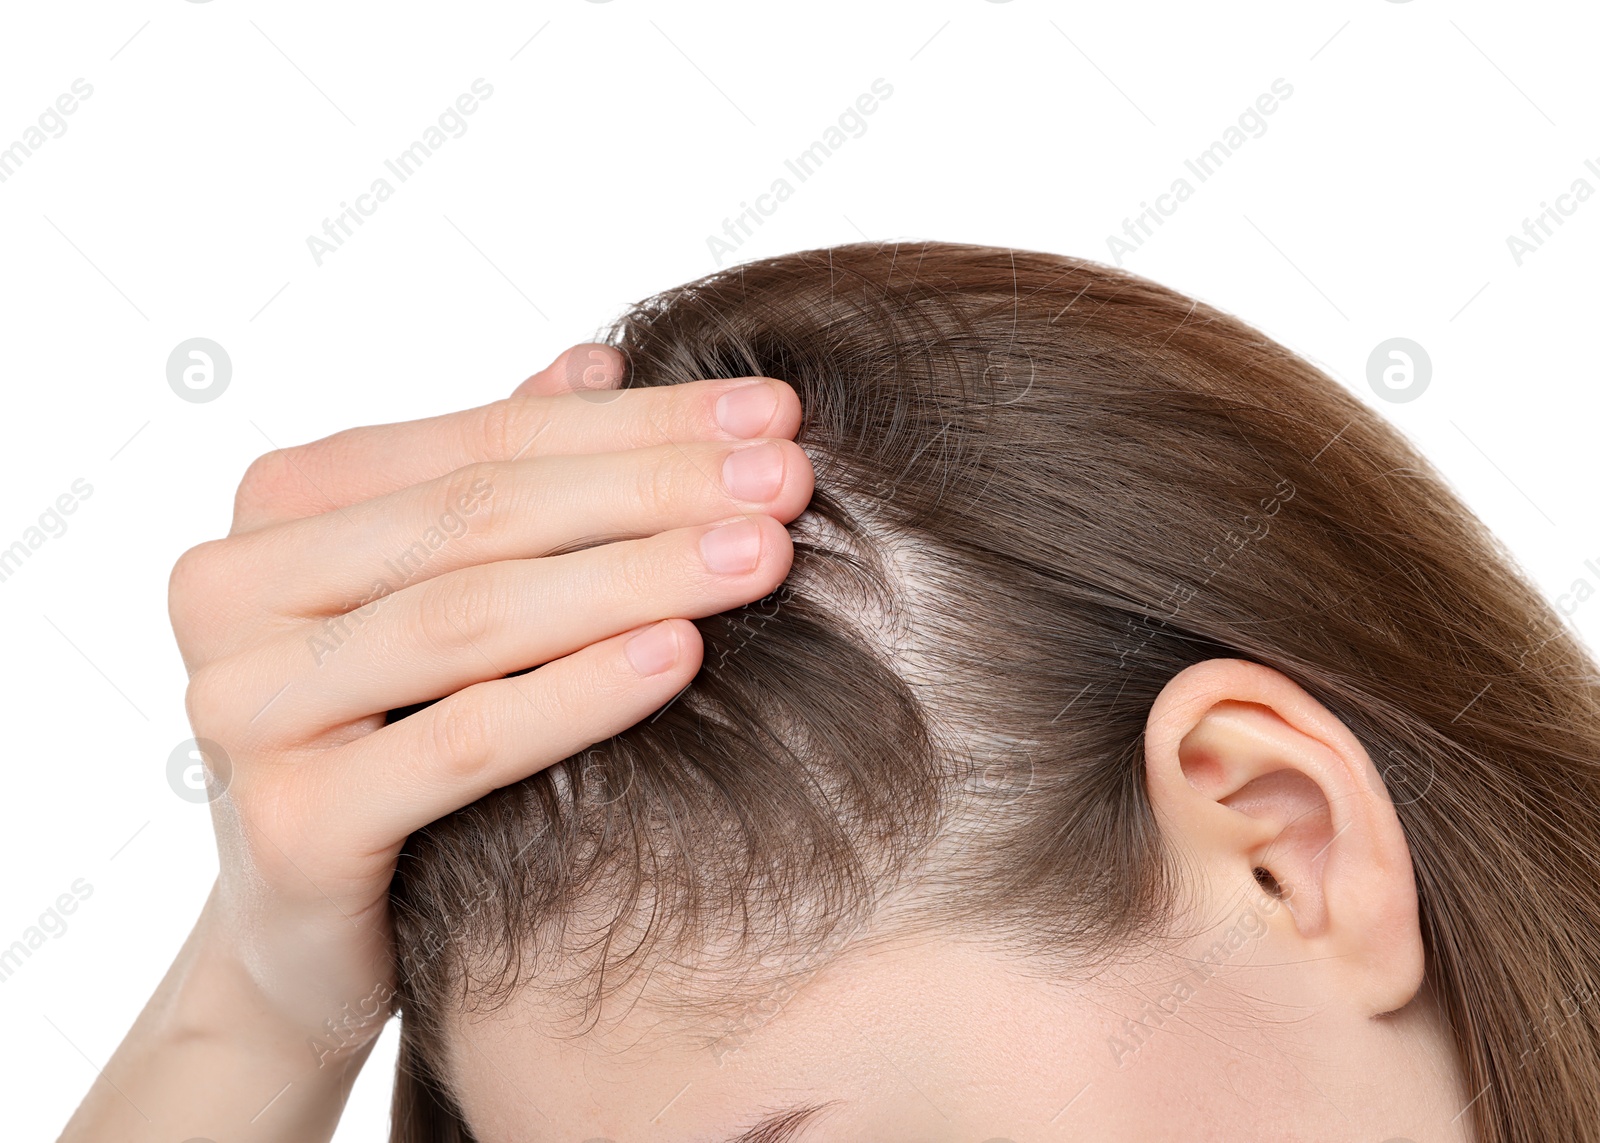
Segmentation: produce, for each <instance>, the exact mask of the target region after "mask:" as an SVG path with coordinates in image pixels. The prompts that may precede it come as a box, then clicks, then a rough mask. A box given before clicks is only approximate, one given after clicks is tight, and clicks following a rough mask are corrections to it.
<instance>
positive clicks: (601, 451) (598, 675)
mask: <svg viewBox="0 0 1600 1143" xmlns="http://www.w3.org/2000/svg"><path fill="white" fill-rule="evenodd" d="M620 372H621V362H620V356H619V355H618V354H617V353H616V352H615V351H614V350H609V349H604V348H602V347H594V346H580V347H576V348H575V349H573V350H569V351H568V352H567V353H565V354H563V355H562V356H561V357H560V358H558V359H557V361H556V362H555V363H554V364H553V365H552V366H551V367H550V368H549V369H547V370H545V371H543V372H542V373H540V374H536V375H535V376H534V377H532V378H529V379H528V381H526V382H524V383H523V385H522V386H521V387H519V389H518V390H517V392H516V394H514V395H513V397H512V398H510V399H509V400H505V401H499V402H495V403H494V404H490V405H486V406H483V407H481V408H477V409H470V410H467V411H466V412H461V413H455V414H451V415H448V416H442V417H435V418H431V419H428V420H422V421H414V422H410V423H404V424H391V425H378V426H372V427H367V428H359V429H353V430H349V431H346V432H342V433H338V434H335V435H334V436H331V437H328V438H325V439H323V440H320V441H317V442H314V443H312V444H308V445H302V446H299V447H297V448H291V449H287V450H283V451H279V452H273V453H269V454H267V455H266V456H263V457H261V458H260V459H259V460H257V461H256V462H255V463H254V464H252V465H251V466H250V469H249V470H248V471H247V472H246V474H245V476H244V479H243V482H242V483H241V484H240V486H239V490H238V494H237V498H236V501H235V510H234V520H233V527H232V529H231V531H230V533H229V535H228V536H227V538H225V539H221V540H216V541H211V542H208V543H204V544H201V545H199V546H198V547H196V548H193V549H191V550H190V551H188V552H185V553H184V554H183V556H182V557H181V558H180V559H179V560H178V563H177V565H176V567H175V568H174V569H173V573H172V578H171V585H170V610H171V616H172V623H173V628H174V631H175V632H176V635H177V640H178V645H179V648H180V650H181V652H182V655H183V660H184V663H185V664H186V665H187V667H188V669H189V672H190V682H189V690H188V696H187V705H188V713H189V719H190V722H191V724H192V726H193V729H194V733H195V736H196V738H197V739H199V740H201V741H202V747H204V748H206V749H207V753H208V761H209V762H210V767H209V769H210V771H211V773H210V775H209V778H208V784H209V788H210V789H211V790H212V792H213V801H212V811H213V818H214V823H215V827H216V832H217V840H218V850H219V858H220V873H219V876H218V879H217V883H216V887H215V889H214V891H213V893H212V895H211V898H210V900H209V901H208V902H207V904H206V907H205V910H204V913H203V915H202V917H201V920H200V923H199V925H198V926H197V928H196V932H195V934H194V935H193V936H192V937H191V939H190V945H189V946H186V949H185V955H186V956H189V957H191V958H192V964H191V967H190V969H189V970H188V975H189V976H190V977H193V978H194V979H195V980H203V981H209V982H211V983H210V984H208V985H206V986H205V987H201V986H199V985H197V984H181V983H180V984H178V985H173V986H172V987H174V988H176V989H178V993H177V1000H176V1001H175V1002H172V1003H169V1004H168V1005H167V1007H168V1008H170V1009H176V1010H180V1011H184V1012H187V1013H189V1015H187V1016H185V1017H183V1019H185V1020H188V1021H192V1022H194V1023H196V1024H199V1025H203V1026H206V1027H207V1028H209V1023H208V1022H213V1021H219V1020H221V1019H223V1017H219V1016H216V1015H212V1014H209V1011H208V1010H209V1008H210V1007H214V1006H215V1004H216V1003H217V995H218V993H219V991H220V993H222V994H224V995H225V996H226V997H229V998H230V999H225V1001H224V1007H225V1008H226V1007H228V1006H229V1005H237V1004H238V1003H243V1002H241V1001H239V1000H238V999H237V997H235V996H234V994H235V993H236V992H239V991H240V990H243V992H245V993H249V994H250V995H249V996H248V1006H249V1008H250V1011H251V1012H252V1013H256V1014H259V1018H262V1019H266V1020H269V1021H270V1022H271V1023H272V1024H273V1025H274V1026H275V1027H276V1028H277V1029H279V1031H280V1034H279V1035H278V1037H277V1038H278V1039H279V1040H280V1041H281V1042H282V1043H285V1044H287V1043H289V1042H290V1041H291V1040H294V1039H297V1038H298V1039H300V1040H301V1042H302V1044H303V1049H304V1050H303V1064H304V1067H305V1068H306V1069H308V1070H315V1069H318V1068H319V1067H322V1066H324V1065H326V1064H327V1063H328V1062H329V1061H330V1060H332V1061H339V1060H344V1059H347V1058H349V1057H351V1056H354V1055H358V1054H359V1055H360V1056H361V1057H362V1058H364V1054H365V1049H366V1048H367V1047H368V1046H369V1045H370V1041H371V1040H372V1038H373V1037H375V1036H376V1034H377V1031H378V1030H379V1028H380V1027H381V1025H382V1023H383V1020H384V1019H385V1018H386V1016H387V1014H388V999H389V995H390V990H391V989H392V986H393V980H392V967H391V966H392V964H393V959H394V950H393V949H392V948H391V940H392V937H391V930H390V925H389V919H388V910H387V893H388V888H389V882H390V879H391V877H392V874H393V871H394V866H395V861H396V857H397V855H398V854H399V851H400V848H401V845H402V844H403V843H404V841H405V839H406V837H407V835H409V834H410V833H411V832H412V831H414V830H416V829H419V828H421V827H422V826H425V825H427V824H428V823H429V822H431V821H434V820H435V819H437V818H439V817H441V816H443V815H445V814H448V813H450V812H451V811H452V810H455V809H458V808H460V807H461V806H464V805H467V804H468V803H470V802H472V801H474V800H475V799H477V798H480V797H482V796H483V795H485V794H487V793H489V792H490V791H491V790H494V789H496V788H498V787H501V786H505V785H508V784H511V783H513V782H516V781H518V780H520V779H522V778H525V777H527V776H528V775H530V774H533V773H535V772H536V771H538V770H540V769H542V768H544V767H546V766H549V765H551V764H552V763H554V762H557V761H560V760H561V759H564V758H566V757H568V756H570V755H572V754H574V753H577V752H579V751H581V750H583V749H584V748H585V747H587V746H589V745H591V744H593V743H595V742H598V741H601V740H603V739H605V738H607V737H610V736H611V735H613V734H616V733H619V732H620V731H622V730H625V729H626V728H627V727H629V726H631V725H632V724H634V723H635V722H638V721H639V720H640V719H642V718H644V717H645V716H647V715H649V714H650V713H651V712H652V711H654V710H656V709H657V708H659V707H660V706H661V705H663V704H664V703H666V702H667V701H669V700H670V699H671V698H672V696H674V695H675V694H676V693H677V692H678V691H680V690H681V689H682V688H683V687H684V686H685V685H686V684H687V683H688V682H689V680H690V679H691V678H692V677H693V676H694V674H695V672H696V670H698V668H699V665H700V659H701V654H702V647H701V643H700V638H699V634H698V632H697V630H696V628H695V626H694V625H693V624H692V623H691V622H689V619H691V618H697V617H702V616H707V615H713V614H716V613H717V612H720V611H725V610H727V609H729V608H733V607H737V606H740V605H742V604H745V603H749V602H752V601H754V600H757V599H760V598H761V597H763V596H764V595H766V594H767V593H768V592H770V591H772V590H773V589H774V588H775V587H777V585H778V584H779V583H780V582H781V581H782V580H783V578H784V576H785V575H786V574H787V573H788V570H789V567H790V563H791V560H792V558H793V549H792V546H791V544H790V540H789V536H788V532H787V530H786V529H785V528H784V526H783V524H784V523H785V522H788V521H790V520H793V519H794V518H795V517H796V516H798V515H799V514H800V512H801V511H803V510H804V508H805V505H806V503H807V501H808V500H809V499H810V496H811V492H812V471H811V466H810V463H809V461H808V459H807V457H806V455H805V453H804V452H803V451H802V450H801V449H800V448H799V446H797V445H796V444H794V443H793V441H792V440H790V439H787V438H790V437H792V436H793V435H794V434H795V432H796V431H797V429H798V427H799V424H800V408H799V401H798V399H797V398H796V396H795V394H794V392H793V391H792V390H791V389H790V388H789V387H788V386H787V385H784V384H783V383H781V382H778V381H773V380H759V379H758V380H752V379H749V378H745V379H739V380H717V381H697V382H693V383H689V384H684V385H676V386H665V387H654V388H642V389H628V390H618V391H615V392H611V391H609V390H610V389H611V387H612V386H614V385H615V384H616V381H617V379H618V377H619V376H620ZM719 417H720V418H721V419H720V421H719ZM730 518H731V519H732V520H733V522H732V523H720V524H719V523H718V522H720V521H726V520H729V519H730ZM574 549H577V550H574ZM563 552H564V553H565V554H555V553H563ZM526 668H537V669H535V670H532V671H531V672H530V673H526V674H521V675H518V676H516V677H510V678H508V677H506V676H508V675H510V674H511V673H512V672H517V671H522V670H524V669H526ZM429 700H438V701H433V702H431V703H429ZM418 703H429V705H426V706H425V707H423V708H422V709H420V710H418V711H417V712H416V713H414V714H412V715H410V716H409V717H406V718H402V719H400V720H398V721H394V722H390V723H388V724H386V722H385V713H386V712H388V711H390V710H392V709H394V708H400V707H405V706H408V705H412V704H418ZM207 743H210V744H213V745H211V746H209V747H207V746H206V744H207ZM218 981H221V982H225V983H222V984H218V983H216V982H218ZM169 983H170V981H169ZM163 987H164V988H165V987H167V986H165V985H164V986H163ZM185 989H187V992H185V991H184V990H185ZM152 1003H153V1004H154V1002H152ZM147 1013H148V1010H147ZM141 1019H143V1018H141ZM129 1039H130V1041H132V1040H133V1039H134V1037H133V1036H131V1035H130V1038H129ZM126 1050H128V1046H127V1044H125V1045H124V1051H126ZM120 1054H121V1053H119V1055H120ZM115 1063H116V1061H113V1066H108V1072H110V1071H112V1070H113V1067H114V1065H115ZM290 1078H292V1077H290V1076H287V1075H285V1076H284V1077H283V1079H284V1080H288V1079H290ZM270 1086H276V1085H270ZM268 1094H270V1091H268ZM252 1097H253V1098H254V1096H252ZM85 1106H86V1107H87V1106H88V1103H87V1102H86V1105H85ZM81 1115H82V1112H81V1111H80V1116H81ZM335 1115H336V1112H335ZM75 1122H76V1120H75ZM200 1126H204V1125H200ZM224 1126H225V1125H223V1124H214V1125H211V1126H210V1131H209V1132H208V1133H211V1132H221V1131H223V1130H224ZM228 1126H234V1125H228ZM69 1134H70V1131H69ZM219 1137H220V1136H219ZM264 1137H267V1138H276V1136H271V1135H269V1136H264Z"/></svg>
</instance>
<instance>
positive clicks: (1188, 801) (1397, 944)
mask: <svg viewBox="0 0 1600 1143" xmlns="http://www.w3.org/2000/svg"><path fill="white" fill-rule="evenodd" d="M1145 776H1146V785H1147V789H1148V791H1149V794H1150V799H1151V803H1152V805H1153V807H1154V809H1155V812H1156V817H1157V820H1158V822H1159V824H1160V826H1161V831H1162V836H1163V839H1164V841H1165V842H1166V845H1167V847H1168V850H1169V852H1171V853H1172V854H1173V855H1174V856H1178V857H1181V858H1182V859H1183V861H1182V865H1183V872H1184V876H1185V878H1186V879H1187V880H1188V881H1189V882H1191V883H1190V884H1187V885H1186V886H1185V888H1186V889H1188V890H1189V891H1190V894H1191V896H1192V898H1193V900H1194V901H1195V903H1196V904H1197V906H1198V907H1199V908H1202V909H1208V910H1216V909H1219V908H1228V909H1231V908H1233V907H1234V906H1236V905H1237V904H1238V903H1239V902H1240V900H1241V899H1244V898H1248V897H1250V896H1252V895H1254V897H1255V899H1256V900H1258V901H1263V902H1264V903H1265V901H1276V902H1281V903H1282V904H1283V905H1284V906H1285V908H1283V909H1276V908H1275V907H1274V909H1273V916H1272V921H1271V930H1272V931H1271V934H1270V935H1271V937H1272V939H1273V940H1274V941H1275V942H1277V943H1279V944H1281V945H1283V946H1285V947H1284V948H1282V949H1280V950H1279V952H1280V953H1281V954H1282V955H1283V956H1284V957H1286V958H1289V959H1292V960H1295V961H1303V963H1304V965H1305V971H1306V972H1307V973H1308V974H1310V975H1314V976H1318V977H1321V978H1325V982H1326V983H1327V985H1328V986H1329V991H1330V995H1332V996H1334V997H1337V999H1338V1001H1339V1002H1344V1003H1351V1004H1355V1005H1358V1006H1359V1007H1361V1008H1362V1009H1363V1010H1364V1012H1365V1014H1366V1015H1369V1016H1373V1015H1379V1014H1381V1013H1384V1012H1389V1011H1393V1010H1395V1009H1397V1008H1400V1007H1403V1006H1404V1005H1405V1004H1406V1003H1407V1002H1408V1001H1409V1000H1410V999H1411V998H1412V997H1413V996H1414V995H1415V994H1416V992H1417V990H1418V989H1419V988H1420V987H1421V984H1422V973H1423V959H1424V958H1423V947H1422V935H1421V929H1420V926H1419V923H1418V917H1417V894H1416V885H1415V881H1414V878H1413V873H1412V866H1411V854H1410V850H1409V848H1408V847H1407V845H1406V840H1405V834H1404V831H1403V830H1402V829H1401V827H1400V821H1399V818H1398V817H1397V816H1396V814H1395V810H1394V806H1393V804H1392V803H1391V801H1390V799H1389V796H1388V793H1387V792H1386V790H1385V789H1384V786H1383V782H1382V779H1381V778H1380V777H1379V775H1378V773H1377V771H1376V769H1375V768H1374V767H1373V765H1372V762H1371V759H1370V758H1369V757H1368V756H1367V752H1366V750H1365V748H1364V747H1363V746H1362V745H1361V743H1360V742H1359V741H1358V740H1357V739H1356V738H1355V736H1354V735H1353V734H1351V733H1350V731H1349V729H1348V728H1347V727H1345V726H1344V724H1343V723H1341V722H1340V721H1339V720H1338V719H1337V718H1335V717H1334V716H1333V715H1332V714H1331V713H1330V712H1329V711H1328V710H1327V708H1326V707H1324V706H1323V705H1322V704H1321V703H1319V702H1317V701H1316V700H1315V699H1314V698H1312V697H1311V696H1310V695H1309V694H1308V693H1306V691H1305V690H1304V689H1302V688H1301V687H1299V686H1298V685H1297V684H1295V683H1294V682H1293V681H1292V680H1291V679H1289V678H1288V677H1287V676H1285V675H1283V674H1282V673H1280V672H1278V671H1274V670H1272V669H1271V668H1269V667H1264V666H1262V665H1260V664H1258V663H1251V662H1246V661H1244V660H1239V659H1212V660H1208V661H1207V662H1204V663H1199V664H1196V665H1195V666H1192V667H1190V668H1188V669H1187V670H1184V671H1181V672H1180V673H1179V674H1177V675H1175V676H1174V677H1173V678H1172V679H1171V680H1170V681H1169V682H1168V683H1167V685H1166V687H1165V688H1163V690H1162V692H1161V694H1160V696H1158V698H1157V699H1156V701H1155V703H1154V704H1152V706H1151V710H1150V717H1149V720H1148V722H1147V725H1146V729H1145ZM1263 895H1265V897H1264V898H1263Z"/></svg>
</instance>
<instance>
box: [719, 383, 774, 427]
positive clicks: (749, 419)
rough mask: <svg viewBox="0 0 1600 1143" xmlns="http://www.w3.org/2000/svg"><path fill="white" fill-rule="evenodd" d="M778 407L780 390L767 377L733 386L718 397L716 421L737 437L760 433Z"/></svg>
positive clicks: (770, 420)
mask: <svg viewBox="0 0 1600 1143" xmlns="http://www.w3.org/2000/svg"><path fill="white" fill-rule="evenodd" d="M777 411H778V394H777V391H776V390H775V389H773V387H772V386H771V385H768V384H767V383H766V382H765V381H755V382H752V383H751V384H749V385H745V386H742V387H740V388H738V389H730V390H729V391H728V392H726V393H724V394H723V395H722V396H720V397H718V398H717V408H716V418H717V424H719V425H721V426H722V429H723V431H724V432H728V433H732V434H733V435H734V436H736V437H758V436H760V435H761V434H762V433H763V432H765V431H766V428H767V426H768V425H770V424H771V423H772V417H773V415H774V414H775V413H777Z"/></svg>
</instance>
